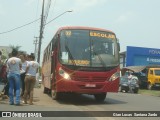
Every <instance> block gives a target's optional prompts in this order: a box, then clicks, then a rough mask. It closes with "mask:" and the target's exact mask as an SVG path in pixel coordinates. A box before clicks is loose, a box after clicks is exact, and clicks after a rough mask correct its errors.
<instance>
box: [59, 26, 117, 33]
mask: <svg viewBox="0 0 160 120" xmlns="http://www.w3.org/2000/svg"><path fill="white" fill-rule="evenodd" d="M66 29H82V30H98V31H105V32H111V33H113V34H115V33H114V32H112V31H110V30H106V29H102V28H95V27H85V26H64V27H60V28H59V29H58V32H60V31H61V30H66Z"/></svg>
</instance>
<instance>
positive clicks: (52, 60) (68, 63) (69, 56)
mask: <svg viewBox="0 0 160 120" xmlns="http://www.w3.org/2000/svg"><path fill="white" fill-rule="evenodd" d="M119 50H120V47H119V42H118V40H117V38H116V35H115V33H113V32H112V31H109V30H105V29H100V28H92V27H78V26H70V27H68V26H67V27H61V28H60V29H59V30H58V31H57V32H56V34H55V36H54V37H53V39H52V40H51V41H50V43H49V44H48V46H47V47H46V49H45V50H44V55H43V63H42V83H43V85H44V93H47V92H48V91H50V92H51V96H52V98H53V99H59V98H60V96H61V95H62V93H79V94H91V95H94V97H95V99H96V100H97V101H103V100H104V99H105V98H106V94H107V92H118V88H119V70H120V69H119Z"/></svg>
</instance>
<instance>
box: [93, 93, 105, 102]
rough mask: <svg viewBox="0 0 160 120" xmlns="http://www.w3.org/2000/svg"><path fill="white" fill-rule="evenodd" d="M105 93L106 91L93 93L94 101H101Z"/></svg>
mask: <svg viewBox="0 0 160 120" xmlns="http://www.w3.org/2000/svg"><path fill="white" fill-rule="evenodd" d="M106 95H107V94H106V93H100V94H94V97H95V99H96V101H98V102H102V101H104V100H105V98H106Z"/></svg>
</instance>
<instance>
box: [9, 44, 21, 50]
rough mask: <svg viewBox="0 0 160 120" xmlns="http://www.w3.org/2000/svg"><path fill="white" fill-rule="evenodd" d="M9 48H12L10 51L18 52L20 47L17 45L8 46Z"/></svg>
mask: <svg viewBox="0 0 160 120" xmlns="http://www.w3.org/2000/svg"><path fill="white" fill-rule="evenodd" d="M10 47H11V48H12V50H13V49H15V50H17V51H19V49H20V47H21V46H19V45H17V46H14V45H10Z"/></svg>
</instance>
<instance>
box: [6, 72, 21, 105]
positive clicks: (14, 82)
mask: <svg viewBox="0 0 160 120" xmlns="http://www.w3.org/2000/svg"><path fill="white" fill-rule="evenodd" d="M8 81H9V103H10V104H14V92H15V93H16V99H15V103H16V104H20V84H21V83H20V75H19V74H15V73H9V75H8Z"/></svg>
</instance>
